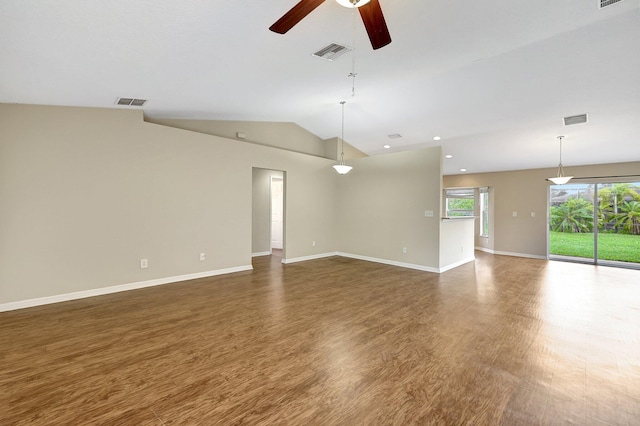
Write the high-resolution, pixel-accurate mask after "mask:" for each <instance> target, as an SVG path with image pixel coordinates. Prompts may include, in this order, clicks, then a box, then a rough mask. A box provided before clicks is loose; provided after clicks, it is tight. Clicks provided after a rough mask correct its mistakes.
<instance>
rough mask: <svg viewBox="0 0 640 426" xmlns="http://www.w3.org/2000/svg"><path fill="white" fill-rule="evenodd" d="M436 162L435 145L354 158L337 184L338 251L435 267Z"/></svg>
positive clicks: (437, 228) (438, 155)
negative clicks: (351, 169)
mask: <svg viewBox="0 0 640 426" xmlns="http://www.w3.org/2000/svg"><path fill="white" fill-rule="evenodd" d="M440 164H441V149H440V148H439V147H436V148H427V149H422V150H418V151H408V152H398V153H392V154H387V155H380V156H374V157H365V158H360V159H357V160H353V161H352V162H351V165H353V166H354V169H353V171H351V172H350V173H349V174H347V175H344V176H341V177H340V182H339V186H340V191H339V200H340V201H339V205H338V208H339V212H340V214H339V217H338V229H339V232H340V238H339V241H340V243H339V244H340V245H339V251H340V252H343V253H348V254H358V255H362V256H367V257H373V258H379V259H385V260H391V261H395V262H399V263H406V264H411V265H416V266H423V267H427V268H434V269H437V268H438V267H439V235H440V218H439V214H438V212H439V211H440V203H441V196H440V194H441V171H440V170H441V169H440ZM425 210H432V211H434V217H430V218H427V217H425V214H424V211H425ZM403 247H406V248H407V253H406V254H405V253H403V252H402V248H403Z"/></svg>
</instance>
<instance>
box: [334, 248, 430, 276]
mask: <svg viewBox="0 0 640 426" xmlns="http://www.w3.org/2000/svg"><path fill="white" fill-rule="evenodd" d="M336 254H337V255H338V256H342V257H349V258H351V259H358V260H366V261H367V262H375V263H383V264H385V265H391V266H400V267H401V268H408V269H416V270H418V271H424V272H433V273H436V274H438V273H440V268H433V267H431V266H424V265H416V264H414V263H405V262H398V261H395V260H388V259H380V258H377V257H369V256H361V255H359V254H351V253H342V252H338V253H336Z"/></svg>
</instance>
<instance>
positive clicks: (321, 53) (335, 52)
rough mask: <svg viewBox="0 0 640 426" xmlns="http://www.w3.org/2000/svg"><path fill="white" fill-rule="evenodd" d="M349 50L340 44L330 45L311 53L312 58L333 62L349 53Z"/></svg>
mask: <svg viewBox="0 0 640 426" xmlns="http://www.w3.org/2000/svg"><path fill="white" fill-rule="evenodd" d="M351 50H352V49H351V48H350V47H347V46H342V45H341V44H336V43H331V44H330V45H328V46H327V47H323V48H322V49H320V50H318V51H317V52H316V53H312V55H313V56H317V57H318V58H322V59H326V60H327V61H333V60H334V59H337V58H339V57H340V56H342V55H344V54H345V53H347V52H351Z"/></svg>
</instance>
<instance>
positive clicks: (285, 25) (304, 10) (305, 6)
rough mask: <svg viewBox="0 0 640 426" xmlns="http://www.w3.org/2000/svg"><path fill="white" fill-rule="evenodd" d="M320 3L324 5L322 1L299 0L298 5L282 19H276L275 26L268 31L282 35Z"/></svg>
mask: <svg viewBox="0 0 640 426" xmlns="http://www.w3.org/2000/svg"><path fill="white" fill-rule="evenodd" d="M322 3H324V0H301V1H300V3H298V4H296V5H295V6H293V7H292V8H291V10H290V11H288V12H287V13H285V14H284V15H283V16H282V18H280V19H278V20H277V21H276V22H275V24H273V25H272V26H270V27H269V29H270V30H271V31H273V32H274V33H278V34H284V33H286V32H287V31H289V30H290V29H291V28H293V27H294V26H295V25H296V24H297V23H298V22H300V21H302V19H303V18H304V17H305V16H307V15H308V14H310V13H311V12H312V11H313V9H315V8H316V7H318V6H320V5H321V4H322Z"/></svg>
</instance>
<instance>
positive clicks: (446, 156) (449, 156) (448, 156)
mask: <svg viewBox="0 0 640 426" xmlns="http://www.w3.org/2000/svg"><path fill="white" fill-rule="evenodd" d="M444 158H453V155H451V154H447V155H445V156H444Z"/></svg>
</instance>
